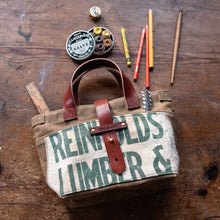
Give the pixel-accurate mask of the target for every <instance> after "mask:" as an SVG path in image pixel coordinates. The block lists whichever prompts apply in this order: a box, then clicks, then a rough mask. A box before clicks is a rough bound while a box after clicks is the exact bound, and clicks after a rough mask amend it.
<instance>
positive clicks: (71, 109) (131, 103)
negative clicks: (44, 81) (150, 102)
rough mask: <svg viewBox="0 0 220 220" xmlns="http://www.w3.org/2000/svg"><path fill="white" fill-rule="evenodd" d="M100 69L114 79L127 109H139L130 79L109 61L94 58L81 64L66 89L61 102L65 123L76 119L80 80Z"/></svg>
mask: <svg viewBox="0 0 220 220" xmlns="http://www.w3.org/2000/svg"><path fill="white" fill-rule="evenodd" d="M100 67H105V68H107V69H108V70H109V71H110V72H111V73H112V74H113V76H114V77H115V78H116V80H117V82H118V84H119V87H120V88H121V93H122V96H124V97H125V100H126V103H127V108H128V109H134V108H139V107H140V103H139V100H138V97H137V94H136V92H135V89H134V87H133V85H132V83H131V81H130V79H129V78H128V77H127V76H126V74H125V73H123V72H122V71H121V69H120V68H119V66H118V65H117V64H116V63H115V62H113V61H111V60H109V59H105V58H96V59H92V60H89V61H87V62H85V63H83V64H81V65H80V66H79V67H78V68H77V69H76V70H75V71H74V73H73V75H72V79H71V84H70V85H69V87H68V88H67V90H66V93H65V96H64V100H63V115H64V120H65V121H70V120H74V119H76V118H77V113H76V105H78V87H79V83H80V81H81V79H82V78H83V76H84V75H85V74H87V73H88V72H89V71H91V70H93V69H97V68H100Z"/></svg>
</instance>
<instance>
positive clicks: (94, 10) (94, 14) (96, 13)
mask: <svg viewBox="0 0 220 220" xmlns="http://www.w3.org/2000/svg"><path fill="white" fill-rule="evenodd" d="M89 14H90V18H91V19H93V20H98V19H99V18H100V17H101V9H100V8H99V7H97V6H93V7H91V8H90V10H89Z"/></svg>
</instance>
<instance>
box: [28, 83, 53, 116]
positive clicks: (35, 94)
mask: <svg viewBox="0 0 220 220" xmlns="http://www.w3.org/2000/svg"><path fill="white" fill-rule="evenodd" d="M25 87H26V89H27V92H28V94H29V95H30V97H31V99H32V101H33V103H34V104H35V106H36V108H37V110H38V112H39V113H40V114H41V113H46V112H49V111H50V109H49V108H48V106H47V104H46V102H45V101H44V99H43V97H42V95H41V94H40V92H39V90H38V88H37V86H36V84H35V82H30V83H28V84H27V85H26V86H25Z"/></svg>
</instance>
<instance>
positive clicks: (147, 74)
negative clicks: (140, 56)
mask: <svg viewBox="0 0 220 220" xmlns="http://www.w3.org/2000/svg"><path fill="white" fill-rule="evenodd" d="M149 87H150V75H149V32H148V24H146V88H149Z"/></svg>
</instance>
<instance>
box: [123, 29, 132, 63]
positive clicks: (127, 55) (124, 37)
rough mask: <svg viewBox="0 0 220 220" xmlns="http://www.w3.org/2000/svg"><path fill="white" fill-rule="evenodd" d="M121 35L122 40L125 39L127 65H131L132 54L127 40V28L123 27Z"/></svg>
mask: <svg viewBox="0 0 220 220" xmlns="http://www.w3.org/2000/svg"><path fill="white" fill-rule="evenodd" d="M121 36H122V41H123V45H124V51H125V58H126V61H127V66H131V58H130V55H129V50H128V43H127V40H126V36H125V29H124V28H122V29H121Z"/></svg>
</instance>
